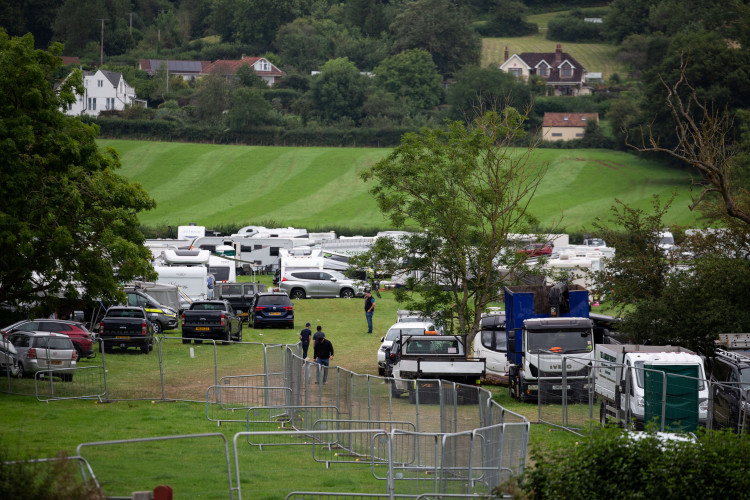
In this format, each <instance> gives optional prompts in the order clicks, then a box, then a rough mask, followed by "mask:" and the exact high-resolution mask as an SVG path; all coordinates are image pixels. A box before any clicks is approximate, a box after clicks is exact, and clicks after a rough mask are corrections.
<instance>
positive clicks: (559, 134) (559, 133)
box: [552, 132, 562, 137]
mask: <svg viewBox="0 0 750 500" xmlns="http://www.w3.org/2000/svg"><path fill="white" fill-rule="evenodd" d="M552 137H562V132H552Z"/></svg>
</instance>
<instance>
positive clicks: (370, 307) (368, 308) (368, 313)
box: [365, 288, 375, 333]
mask: <svg viewBox="0 0 750 500" xmlns="http://www.w3.org/2000/svg"><path fill="white" fill-rule="evenodd" d="M374 312H375V299H374V298H373V296H372V294H371V293H370V289H369V288H365V318H367V333H372V315H373V314H374Z"/></svg>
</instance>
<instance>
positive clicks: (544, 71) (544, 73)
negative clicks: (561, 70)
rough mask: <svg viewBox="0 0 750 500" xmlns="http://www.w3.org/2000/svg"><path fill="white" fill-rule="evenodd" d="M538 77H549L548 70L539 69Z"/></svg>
mask: <svg viewBox="0 0 750 500" xmlns="http://www.w3.org/2000/svg"><path fill="white" fill-rule="evenodd" d="M539 76H549V68H548V67H547V66H542V67H541V68H539Z"/></svg>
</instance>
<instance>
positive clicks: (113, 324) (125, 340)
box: [99, 306, 154, 354]
mask: <svg viewBox="0 0 750 500" xmlns="http://www.w3.org/2000/svg"><path fill="white" fill-rule="evenodd" d="M99 337H100V338H101V341H102V343H101V344H99V350H100V351H101V350H102V348H104V349H107V350H109V349H111V348H113V347H120V348H122V349H127V348H128V347H140V348H141V352H142V353H144V354H148V353H149V352H151V350H152V349H153V348H154V329H153V325H152V324H151V320H150V319H149V317H148V314H147V313H146V311H145V310H144V309H143V308H142V307H126V306H113V307H110V308H109V309H108V310H107V312H106V314H105V315H104V317H103V318H102V320H101V323H99Z"/></svg>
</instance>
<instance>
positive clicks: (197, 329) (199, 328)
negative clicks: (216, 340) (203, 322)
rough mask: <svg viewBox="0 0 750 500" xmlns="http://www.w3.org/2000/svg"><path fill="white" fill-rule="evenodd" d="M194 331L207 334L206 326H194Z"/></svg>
mask: <svg viewBox="0 0 750 500" xmlns="http://www.w3.org/2000/svg"><path fill="white" fill-rule="evenodd" d="M195 329H196V331H199V332H207V331H208V330H209V328H208V327H207V326H196V327H195Z"/></svg>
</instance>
